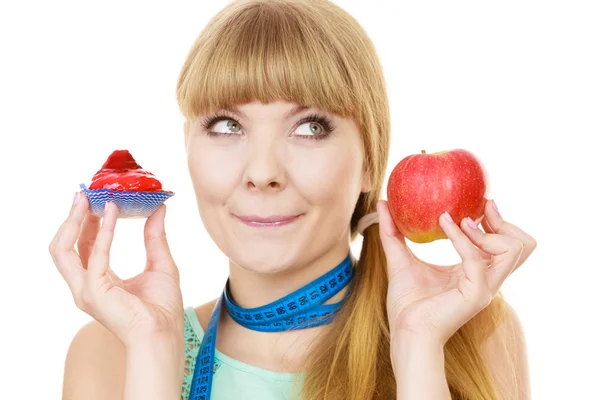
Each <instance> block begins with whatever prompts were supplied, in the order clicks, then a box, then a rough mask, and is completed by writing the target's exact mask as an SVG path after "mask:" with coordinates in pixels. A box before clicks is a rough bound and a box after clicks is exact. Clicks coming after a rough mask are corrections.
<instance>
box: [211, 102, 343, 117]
mask: <svg viewBox="0 0 600 400" xmlns="http://www.w3.org/2000/svg"><path fill="white" fill-rule="evenodd" d="M222 110H226V111H228V112H230V113H232V114H235V115H238V116H240V117H241V118H242V119H253V118H262V117H272V118H273V117H274V118H281V119H284V120H286V119H290V118H292V117H294V116H296V115H297V114H300V113H301V112H304V111H308V110H313V111H320V112H323V113H328V114H331V115H335V114H334V113H332V112H330V111H328V110H325V109H322V108H319V107H315V106H310V105H306V104H298V103H294V102H288V101H283V100H279V101H274V102H271V103H261V102H260V101H258V100H256V101H253V102H250V103H245V104H239V105H234V106H227V107H224V108H222Z"/></svg>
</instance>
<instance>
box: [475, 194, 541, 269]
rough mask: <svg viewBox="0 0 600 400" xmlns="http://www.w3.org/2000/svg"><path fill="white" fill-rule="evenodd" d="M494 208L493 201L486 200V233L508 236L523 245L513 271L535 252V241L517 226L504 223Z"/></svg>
mask: <svg viewBox="0 0 600 400" xmlns="http://www.w3.org/2000/svg"><path fill="white" fill-rule="evenodd" d="M494 206H495V203H494V201H493V200H488V202H487V203H486V205H485V224H484V225H483V227H484V229H485V230H486V232H488V233H497V234H499V235H504V236H509V237H511V238H514V239H517V240H518V241H520V242H521V243H523V252H522V253H521V256H520V258H519V260H518V261H517V263H516V264H515V269H517V268H518V267H520V266H521V265H522V264H523V262H525V260H526V259H527V258H528V257H529V256H530V255H531V253H532V252H533V251H534V250H535V248H536V247H537V241H536V240H535V239H534V238H533V237H532V236H531V235H529V234H528V233H526V232H524V231H523V230H522V229H521V228H519V227H518V226H516V225H514V224H511V223H510V222H508V221H505V220H504V218H502V215H500V213H499V212H498V211H497V210H496V208H495V207H494ZM513 272H514V270H513Z"/></svg>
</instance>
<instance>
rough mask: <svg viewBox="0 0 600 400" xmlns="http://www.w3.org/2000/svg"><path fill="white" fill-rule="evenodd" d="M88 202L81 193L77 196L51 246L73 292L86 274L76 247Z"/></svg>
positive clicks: (63, 275)
mask: <svg viewBox="0 0 600 400" xmlns="http://www.w3.org/2000/svg"><path fill="white" fill-rule="evenodd" d="M86 200H87V199H85V196H83V195H81V194H80V193H76V194H75V197H74V198H73V203H72V205H71V210H70V211H69V216H68V217H67V218H66V220H65V221H64V222H63V223H62V224H61V226H60V227H59V229H58V231H57V232H56V234H55V236H54V238H53V239H52V242H51V243H50V246H49V251H50V255H51V256H52V259H53V261H54V264H55V265H56V267H57V269H58V271H59V272H60V274H61V275H62V277H63V279H65V281H66V282H67V284H68V285H69V288H70V289H71V291H74V290H76V289H77V287H78V286H77V285H79V284H80V282H81V281H82V277H83V273H84V272H85V270H84V269H83V266H82V265H81V259H80V258H79V254H77V252H76V251H75V248H74V246H75V242H76V241H77V238H78V237H79V232H80V230H81V223H82V221H83V218H84V216H85V212H86V210H87V204H88V203H87V201H86Z"/></svg>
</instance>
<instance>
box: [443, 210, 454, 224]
mask: <svg viewBox="0 0 600 400" xmlns="http://www.w3.org/2000/svg"><path fill="white" fill-rule="evenodd" d="M444 217H446V219H447V220H448V221H450V222H454V221H453V220H452V217H451V216H450V214H449V213H448V211H446V212H444Z"/></svg>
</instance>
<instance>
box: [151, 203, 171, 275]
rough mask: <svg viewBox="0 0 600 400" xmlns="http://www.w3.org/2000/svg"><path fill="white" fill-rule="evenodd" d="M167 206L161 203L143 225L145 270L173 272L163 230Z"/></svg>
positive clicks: (169, 251)
mask: <svg viewBox="0 0 600 400" xmlns="http://www.w3.org/2000/svg"><path fill="white" fill-rule="evenodd" d="M166 212H167V207H166V206H165V205H164V204H162V205H161V206H160V207H159V208H158V210H156V212H154V214H152V215H151V216H150V217H149V218H148V220H146V224H145V226H144V245H145V246H146V257H147V267H146V270H148V271H151V270H155V271H159V270H160V271H163V272H168V273H173V272H174V269H175V270H176V269H177V267H175V262H174V261H173V257H172V255H171V250H170V249H169V244H168V242H167V234H166V232H165V215H166Z"/></svg>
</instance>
